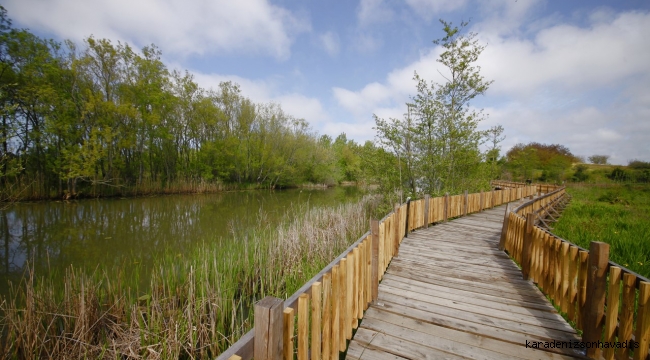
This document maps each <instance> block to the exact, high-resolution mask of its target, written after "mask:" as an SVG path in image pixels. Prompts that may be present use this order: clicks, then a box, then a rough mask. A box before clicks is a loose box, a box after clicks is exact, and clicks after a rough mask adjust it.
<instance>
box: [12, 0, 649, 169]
mask: <svg viewBox="0 0 650 360" xmlns="http://www.w3.org/2000/svg"><path fill="white" fill-rule="evenodd" d="M2 3H3V6H5V8H7V10H8V13H9V17H10V18H12V19H13V21H14V26H16V27H21V28H28V29H30V30H31V31H32V32H34V33H36V34H38V35H39V36H42V37H46V38H54V39H57V40H63V39H71V40H74V41H75V42H77V43H78V44H81V43H82V41H83V39H85V38H87V37H88V36H89V35H91V34H92V35H94V36H95V37H96V38H108V39H111V40H113V41H118V40H119V41H122V42H126V43H129V44H131V45H132V46H134V47H136V48H141V47H143V46H145V45H148V44H152V43H153V44H156V45H157V46H158V47H159V48H160V49H161V50H162V52H163V57H164V61H165V62H166V63H167V65H168V66H169V67H170V68H177V69H181V70H185V69H187V70H189V71H191V72H192V73H193V74H194V75H195V78H196V80H197V81H198V82H199V83H200V84H201V85H202V86H204V87H206V88H208V87H216V85H217V84H218V83H219V82H220V81H223V80H234V81H235V82H237V83H239V84H240V85H241V87H242V90H243V92H244V95H246V96H248V97H250V98H251V99H253V100H254V101H257V102H267V101H274V102H278V103H280V104H282V107H283V108H284V109H285V110H286V111H287V112H288V113H290V114H292V115H294V116H296V117H302V118H305V119H306V120H308V121H309V122H310V124H311V125H312V128H313V129H314V130H316V131H318V132H319V133H321V134H329V135H332V136H336V135H338V134H340V133H341V132H345V133H346V134H347V135H348V137H349V138H352V139H355V140H356V141H358V142H364V141H366V140H372V139H374V137H375V131H374V130H373V126H374V121H373V117H372V115H373V114H377V115H378V116H380V117H384V118H389V117H398V118H401V117H402V116H403V114H404V113H405V112H406V105H405V102H406V101H408V100H409V97H410V96H413V95H414V94H415V83H414V81H413V80H412V78H413V73H414V71H417V72H418V73H419V74H420V75H421V76H423V77H424V78H426V79H430V80H434V81H440V78H439V73H438V68H439V64H438V63H437V62H436V58H437V56H438V55H439V54H440V49H439V48H437V47H436V46H435V45H434V44H433V43H432V40H434V39H437V38H440V37H442V29H441V26H440V23H439V21H438V20H439V19H441V18H442V19H445V20H446V21H451V22H453V23H454V24H458V23H460V21H462V20H471V22H470V30H471V31H473V32H476V33H477V34H478V39H479V40H480V41H481V42H482V43H483V44H485V45H487V47H486V49H485V51H484V52H483V54H482V56H481V58H480V60H479V62H480V64H479V65H480V66H481V67H482V74H483V75H484V76H485V77H486V78H487V79H490V80H494V83H493V84H492V86H491V87H490V89H489V90H488V92H487V94H486V95H485V96H483V97H481V98H480V99H476V100H475V101H474V102H473V103H472V106H474V107H477V108H483V109H485V112H486V113H487V114H489V117H488V119H487V120H486V121H484V122H482V123H481V128H484V129H487V128H489V127H490V126H493V125H496V124H501V125H503V127H504V128H505V135H506V136H507V139H506V140H505V141H504V143H503V150H504V151H505V150H507V149H508V148H510V147H511V146H512V145H514V144H516V143H520V142H523V143H527V142H530V141H536V142H541V143H549V144H550V143H559V144H563V145H565V146H567V147H569V149H571V151H572V152H573V153H574V154H577V155H583V156H589V155H592V154H607V155H611V162H613V163H618V164H626V163H627V162H628V160H631V159H642V160H646V161H649V160H650V2H649V1H647V0H620V1H598V0H571V1H550V0H547V1H544V0H481V1H478V0H453V1H451V0H450V1H445V0H403V1H402V0H390V1H389V0H360V1H352V0H332V1H316V0H304V1H297V0H294V1H289V0H273V1H270V0H241V1H233V0H190V1H182V0H3V1H2Z"/></svg>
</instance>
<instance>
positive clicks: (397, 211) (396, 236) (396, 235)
mask: <svg viewBox="0 0 650 360" xmlns="http://www.w3.org/2000/svg"><path fill="white" fill-rule="evenodd" d="M400 215H401V214H400V206H399V204H395V226H393V228H394V230H393V237H394V241H393V246H394V248H393V254H394V255H393V256H394V257H397V255H399V241H400V240H401V239H400V238H399V236H400V232H399V222H398V221H399V217H400Z"/></svg>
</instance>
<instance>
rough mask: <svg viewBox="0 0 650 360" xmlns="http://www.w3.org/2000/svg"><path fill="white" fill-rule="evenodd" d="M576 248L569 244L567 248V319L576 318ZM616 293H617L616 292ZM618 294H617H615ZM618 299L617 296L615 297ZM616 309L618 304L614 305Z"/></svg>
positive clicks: (574, 319)
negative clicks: (569, 246)
mask: <svg viewBox="0 0 650 360" xmlns="http://www.w3.org/2000/svg"><path fill="white" fill-rule="evenodd" d="M578 250H579V249H578V248H577V247H576V246H571V248H570V249H569V302H568V305H569V312H568V316H569V319H571V320H572V321H576V320H577V316H576V305H577V295H578V287H577V284H578ZM617 294H618V293H617ZM616 296H618V295H616ZM617 299H618V298H617ZM616 308H617V309H618V305H616Z"/></svg>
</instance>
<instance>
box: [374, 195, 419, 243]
mask: <svg viewBox="0 0 650 360" xmlns="http://www.w3.org/2000/svg"><path fill="white" fill-rule="evenodd" d="M410 212H411V198H410V197H409V198H406V221H405V222H406V226H404V237H408V236H409V213H410ZM377 229H379V228H377ZM377 233H378V234H379V230H377Z"/></svg>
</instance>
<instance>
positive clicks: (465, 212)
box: [463, 190, 469, 216]
mask: <svg viewBox="0 0 650 360" xmlns="http://www.w3.org/2000/svg"><path fill="white" fill-rule="evenodd" d="M464 198H465V201H464V202H465V206H464V209H463V216H467V208H468V207H469V201H468V200H469V198H468V197H467V190H465V196H464Z"/></svg>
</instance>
